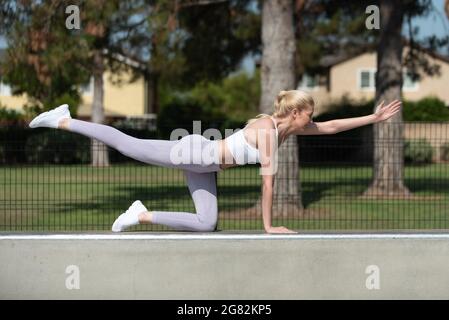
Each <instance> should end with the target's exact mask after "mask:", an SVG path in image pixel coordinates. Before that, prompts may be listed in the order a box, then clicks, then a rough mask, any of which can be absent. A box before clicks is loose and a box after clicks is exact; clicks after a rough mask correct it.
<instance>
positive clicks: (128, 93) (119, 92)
mask: <svg viewBox="0 0 449 320" xmlns="http://www.w3.org/2000/svg"><path fill="white" fill-rule="evenodd" d="M1 55H2V52H1V50H0V59H1ZM124 63H131V62H129V61H125V62H124ZM103 79H104V111H105V116H106V118H108V119H143V120H147V119H154V118H155V114H153V113H152V112H151V110H149V107H148V103H147V83H146V80H145V79H144V77H143V76H142V77H140V78H139V79H137V80H136V81H134V82H132V83H130V82H129V80H130V79H131V72H128V73H123V74H122V75H121V76H120V79H121V84H117V83H116V81H114V80H116V79H117V76H115V77H114V75H113V74H111V73H110V72H109V71H106V72H105V73H104V75H103ZM81 93H82V103H81V105H80V106H79V108H78V115H77V117H78V118H80V119H89V118H90V116H91V108H92V99H93V79H91V81H90V83H89V84H88V85H86V86H83V87H82V88H81ZM26 102H27V97H26V95H22V96H13V95H12V94H11V88H10V87H9V86H8V85H6V84H5V83H3V82H1V78H0V104H1V105H2V106H5V107H7V108H10V109H14V110H17V111H19V112H20V111H21V110H22V107H23V105H24V104H26Z"/></svg>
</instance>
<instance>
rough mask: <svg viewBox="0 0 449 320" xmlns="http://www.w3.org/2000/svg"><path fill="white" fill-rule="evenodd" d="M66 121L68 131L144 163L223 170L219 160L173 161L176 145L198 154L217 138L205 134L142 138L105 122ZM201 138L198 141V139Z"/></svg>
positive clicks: (187, 152)
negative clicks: (214, 161) (173, 149)
mask: <svg viewBox="0 0 449 320" xmlns="http://www.w3.org/2000/svg"><path fill="white" fill-rule="evenodd" d="M64 121H68V123H67V122H66V124H64V125H63V127H65V128H66V129H67V130H68V131H71V132H76V133H79V134H82V135H84V136H87V137H90V138H92V139H96V140H99V141H101V142H103V143H104V144H106V145H108V146H110V147H112V148H114V149H116V150H118V151H119V152H120V153H122V154H124V155H126V156H128V157H130V158H133V159H136V160H138V161H141V162H144V163H148V164H154V165H158V166H164V167H170V168H179V169H183V170H189V171H194V172H215V171H219V170H220V165H219V164H218V163H213V164H204V163H202V162H201V161H199V162H198V163H191V162H189V161H185V162H183V163H178V162H177V161H172V159H171V156H172V155H171V150H172V148H173V147H174V146H176V147H177V149H179V150H180V151H182V152H183V153H184V154H187V155H196V154H201V152H202V148H203V147H205V146H207V144H209V143H214V141H209V140H206V139H204V138H203V139H201V136H198V137H195V138H194V137H193V136H187V137H184V138H183V139H181V140H156V139H139V138H135V137H132V136H129V135H127V134H125V133H123V132H121V131H119V130H117V129H116V128H114V127H111V126H107V125H104V124H98V123H93V122H88V121H82V120H78V119H68V120H64ZM197 138H198V140H195V142H194V139H197ZM197 149H198V150H197ZM175 160H176V159H175ZM187 160H189V159H187Z"/></svg>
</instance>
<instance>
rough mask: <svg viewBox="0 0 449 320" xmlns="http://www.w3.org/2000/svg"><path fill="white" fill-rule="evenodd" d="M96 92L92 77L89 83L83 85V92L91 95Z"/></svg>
mask: <svg viewBox="0 0 449 320" xmlns="http://www.w3.org/2000/svg"><path fill="white" fill-rule="evenodd" d="M93 92H94V78H93V77H90V80H89V83H88V84H85V85H83V86H81V94H82V95H87V96H91V95H92V94H93Z"/></svg>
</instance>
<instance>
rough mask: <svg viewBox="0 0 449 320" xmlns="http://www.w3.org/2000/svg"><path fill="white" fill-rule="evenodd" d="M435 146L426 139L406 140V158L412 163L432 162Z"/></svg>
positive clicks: (407, 161) (406, 160)
mask: <svg viewBox="0 0 449 320" xmlns="http://www.w3.org/2000/svg"><path fill="white" fill-rule="evenodd" d="M433 151H434V150H433V147H432V145H431V144H430V143H429V141H427V140H426V139H413V140H406V141H405V143H404V160H405V162H406V163H411V164H428V163H432V156H433Z"/></svg>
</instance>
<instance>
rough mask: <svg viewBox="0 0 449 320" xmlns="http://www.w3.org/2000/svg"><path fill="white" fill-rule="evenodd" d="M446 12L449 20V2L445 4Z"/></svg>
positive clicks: (447, 0)
mask: <svg viewBox="0 0 449 320" xmlns="http://www.w3.org/2000/svg"><path fill="white" fill-rule="evenodd" d="M444 12H446V17H447V18H448V19H449V0H446V1H445V2H444Z"/></svg>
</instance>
